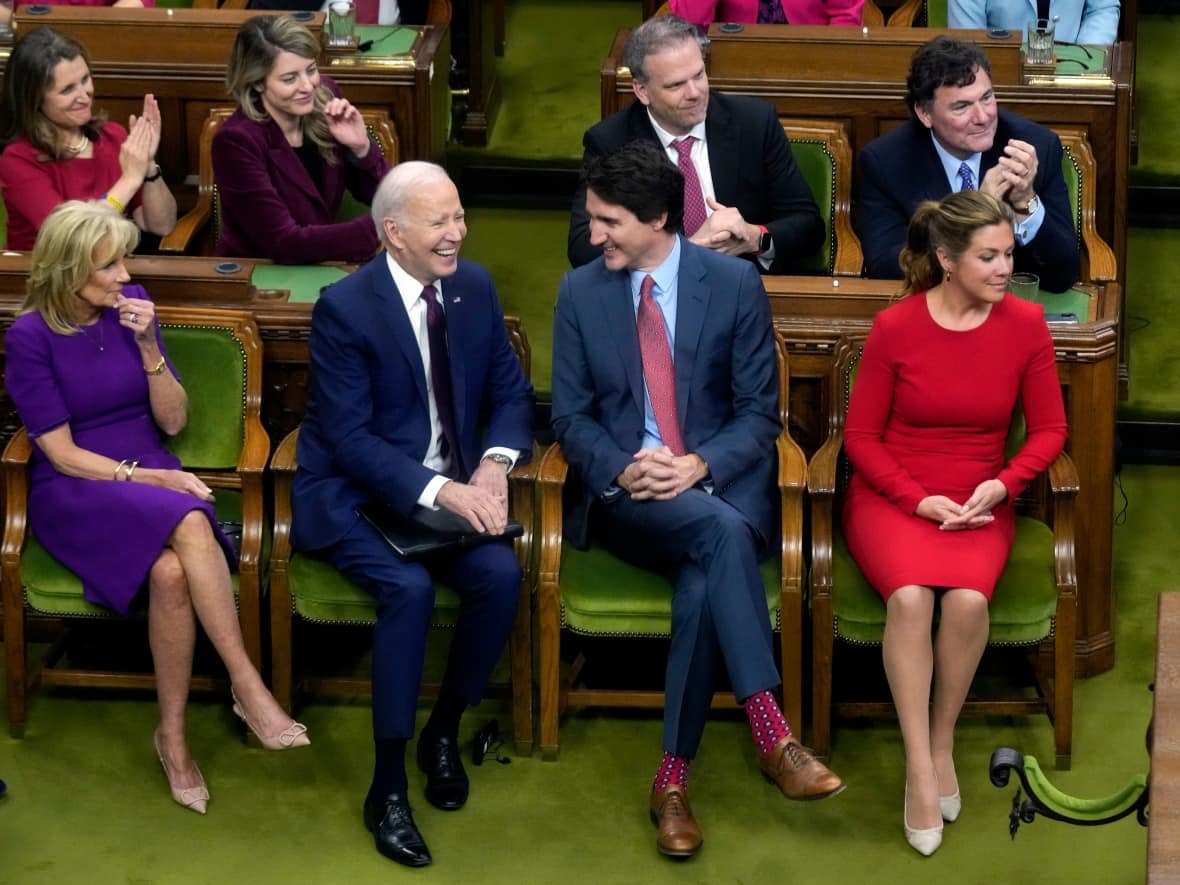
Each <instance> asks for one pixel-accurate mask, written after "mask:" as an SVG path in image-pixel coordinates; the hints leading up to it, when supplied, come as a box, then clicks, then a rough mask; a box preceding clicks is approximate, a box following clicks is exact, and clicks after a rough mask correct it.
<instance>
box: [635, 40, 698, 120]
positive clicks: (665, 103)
mask: <svg viewBox="0 0 1180 885" xmlns="http://www.w3.org/2000/svg"><path fill="white" fill-rule="evenodd" d="M643 65H644V67H645V68H646V70H647V80H646V81H644V82H642V83H641V82H640V81H639V80H634V81H632V88H633V89H634V90H635V95H636V96H637V97H638V98H639V100H640V101H641V102H643V103H644V104H645V105H647V109H648V110H649V111H651V115H652V116H653V117H655V120H656V122H657V123H659V124H660V126H661V127H662V128H663V129H664V130H665V131H667V132H669V133H671V134H672V135H687V134H688V132H689V131H690V130H691V129H692V127H693V126H696V125H697V124H698V123H700V122H702V121H703V120H704V119H705V112H706V111H708V109H709V77H708V75H706V74H705V58H704V56H703V55H701V47H700V44H699V43H697V41H696V40H682V41H681V42H679V43H676V44H674V45H672V46H671V47H669V48H667V49H664V50H662V51H660V52H654V53H652V54H651V55H649V56H647V57H646V58H645V59H644V60H643Z"/></svg>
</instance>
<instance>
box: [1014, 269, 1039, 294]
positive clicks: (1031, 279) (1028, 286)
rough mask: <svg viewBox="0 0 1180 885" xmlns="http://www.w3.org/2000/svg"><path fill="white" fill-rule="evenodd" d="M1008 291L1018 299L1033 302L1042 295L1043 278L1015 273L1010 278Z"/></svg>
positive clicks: (1032, 274)
mask: <svg viewBox="0 0 1180 885" xmlns="http://www.w3.org/2000/svg"><path fill="white" fill-rule="evenodd" d="M1008 291H1009V292H1011V293H1012V294H1013V295H1015V296H1016V297H1017V298H1023V299H1024V300H1025V301H1032V300H1034V299H1035V298H1036V297H1037V296H1038V295H1039V294H1040V293H1041V278H1040V277H1038V276H1037V275H1036V274H1035V273H1014V274H1012V276H1010V277H1008Z"/></svg>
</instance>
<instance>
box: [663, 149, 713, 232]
mask: <svg viewBox="0 0 1180 885" xmlns="http://www.w3.org/2000/svg"><path fill="white" fill-rule="evenodd" d="M694 141H696V138H694V137H693V136H691V135H687V136H685V137H684V138H681V139H679V140H678V141H674V142H672V147H674V148H676V154H677V156H678V157H679V159H678V160H677V163H676V165H678V166H679V167H680V171H681V172H682V173H683V174H684V235H685V236H686V237H691V236H692V235H693V234H695V233H696V232H697V229H698V228H700V226H701V225H702V224H704V223H705V219H706V218H708V217H709V215H708V213H707V212H706V211H705V197H704V195H703V194H702V192H701V180H700V179H699V178H698V177H697V167H696V166H694V165H693V164H692V143H693V142H694Z"/></svg>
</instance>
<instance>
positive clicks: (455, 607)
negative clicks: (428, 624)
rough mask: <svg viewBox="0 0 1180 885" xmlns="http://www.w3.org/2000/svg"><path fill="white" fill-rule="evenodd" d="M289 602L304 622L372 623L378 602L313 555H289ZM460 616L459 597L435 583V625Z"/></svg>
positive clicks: (433, 620)
mask: <svg viewBox="0 0 1180 885" xmlns="http://www.w3.org/2000/svg"><path fill="white" fill-rule="evenodd" d="M287 585H288V586H289V587H290V589H291V604H292V608H293V609H294V610H295V613H296V614H297V615H299V617H301V618H303V619H304V620H305V621H315V622H317V623H321V624H375V623H376V622H377V603H376V602H374V601H373V597H372V596H370V595H369V594H368V593H366V592H365V591H364V590H362V589H361V588H360V587H358V586H356V584H354V583H352V582H351V581H349V580H348V579H347V578H345V577H344V576H343V575H341V574H340V572H338V571H336V569H335V568H333V567H332V565H331V564H330V563H328V562H325V561H324V560H322V559H316V558H315V557H314V556H300V555H299V554H292V556H291V561H290V564H289V565H288V567H287ZM458 616H459V596H458V595H457V594H456V593H455V591H454V590H451V589H450V588H449V587H443V586H441V585H435V588H434V614H433V615H432V616H431V618H432V623H433V624H434V626H436V627H450V626H453V625H454V623H455V621H456V620H457V619H458Z"/></svg>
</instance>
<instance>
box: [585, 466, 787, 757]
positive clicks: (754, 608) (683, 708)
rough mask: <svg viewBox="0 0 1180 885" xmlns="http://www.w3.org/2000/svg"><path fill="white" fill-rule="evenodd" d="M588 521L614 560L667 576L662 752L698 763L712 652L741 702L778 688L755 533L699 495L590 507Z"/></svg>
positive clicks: (732, 512)
mask: <svg viewBox="0 0 1180 885" xmlns="http://www.w3.org/2000/svg"><path fill="white" fill-rule="evenodd" d="M594 524H595V527H596V534H597V537H598V538H599V540H601V541H602V542H603V543H604V544H605V545H606V546H607V547H608V548H609V549H610V550H611V551H612V552H613V553H615V554H616V555H618V556H621V557H622V558H624V559H626V560H627V561H628V562H632V563H634V564H636V565H639V566H642V567H644V568H650V569H653V570H655V571H663V572H668V573H669V574H670V575H671V577H672V582H673V588H672V645H671V648H670V649H669V652H668V669H667V674H666V676H665V680H664V750H665V751H666V752H669V753H676V754H677V755H680V756H690V757H691V756H695V755H696V752H697V748H698V747H699V746H700V742H701V734H702V732H703V731H704V728H705V718H706V717H707V715H708V712H709V707H710V705H711V703H712V700H713V675H714V672H715V668H716V666H717V655H718V653H719V652H720V655H721V659H722V660H723V661H724V663H725V666H726V669H727V670H728V672H729V678H730V682H731V683H732V685H733V690H734V694H735V695H736V697H737V699H738V700H739V701H744V700H745V699H746V698H748V697H749V696H750V695H752V694H755V693H757V692H759V691H764V690H766V689H772V688H774V687H776V686H777V685H778V684H779V682H780V679H779V675H778V670H777V669H776V667H775V659H774V642H773V638H772V636H771V629H770V616H769V614H768V613H767V609H766V593H765V591H764V590H763V585H762V576H761V575H760V574H759V572H758V559H759V548H760V547H761V543H760V541H759V538H758V533H757V532H756V531H755V530H754V528H753V527H752V526H751V525H750V524H749V523H748V522H747V521H746V519H745V517H744V516H742V514H741V513H740V512H739V511H738V510H736V509H735V508H733V507H732V506H730V505H729V504H727V503H726V502H725V501H723V500H721V499H720V498H717V497H715V496H713V495H710V494H708V493H707V492H704V491H702V490H700V489H689V490H688V491H687V492H685V493H684V494H682V495H679V496H678V497H676V498H673V499H671V500H669V501H634V500H632V499H631V498H630V497H629V496H627V495H620V496H619V497H618V498H616V499H615V500H614V501H612V502H610V503H609V504H603V505H601V506H599V507H597V508H595V514H594Z"/></svg>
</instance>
